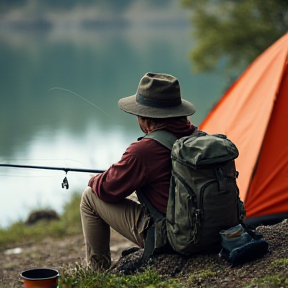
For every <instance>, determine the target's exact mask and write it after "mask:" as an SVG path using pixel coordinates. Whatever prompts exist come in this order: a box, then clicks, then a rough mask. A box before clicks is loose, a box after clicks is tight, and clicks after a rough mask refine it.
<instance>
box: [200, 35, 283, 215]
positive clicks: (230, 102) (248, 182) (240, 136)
mask: <svg viewBox="0 0 288 288" xmlns="http://www.w3.org/2000/svg"><path fill="white" fill-rule="evenodd" d="M287 62H288V33H287V34H285V35H284V36H282V37H281V38H280V39H279V40H278V41H276V42H275V43H274V44H273V45H272V46H270V47H269V48H268V49H267V50H266V51H264V52H263V53H262V54H261V55H260V56H259V57H258V58H257V59H256V60H255V61H254V62H253V63H252V64H251V65H250V66H249V67H248V68H247V69H246V70H245V71H244V73H243V74H242V75H241V76H240V77H239V78H238V79H237V80H236V81H235V82H234V83H233V84H232V86H231V87H230V88H229V89H228V90H227V91H226V93H225V94H224V95H223V97H222V98H221V99H220V101H219V102H218V103H217V104H216V105H215V107H214V108H213V109H212V110H211V111H210V112H209V114H208V115H207V117H206V118H205V119H204V121H203V122H202V123H201V125H200V127H199V128H200V129H201V130H204V131H206V132H208V133H222V134H226V135H227V137H228V138H229V139H231V141H233V142H234V143H235V144H236V145H237V147H238V149H239V153H240V155H239V157H238V158H237V159H236V167H237V170H238V171H239V178H238V180H237V182H238V186H239V190H240V198H241V199H242V200H243V201H244V203H245V208H246V213H247V218H248V220H249V219H256V220H257V219H258V220H260V221H261V219H262V220H263V219H267V220H268V219H269V218H270V219H273V218H277V217H278V216H282V219H283V218H285V217H287V216H288V132H287V131H288V127H287V126H288V71H287V69H288V66H287Z"/></svg>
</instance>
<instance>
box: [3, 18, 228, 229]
mask: <svg viewBox="0 0 288 288" xmlns="http://www.w3.org/2000/svg"><path fill="white" fill-rule="evenodd" d="M190 29H191V27H190V26H189V24H188V20H187V23H186V24H185V23H184V24H183V23H182V24H181V25H175V27H174V26H173V25H170V26H167V27H164V26H161V25H158V26H156V27H150V26H146V27H142V26H141V25H135V26H129V27H119V28H116V27H106V28H104V29H100V30H98V29H97V30H96V29H89V30H79V29H78V30H77V29H75V30H73V29H69V30H65V29H58V30H53V31H52V32H49V33H40V32H33V33H31V32H28V31H16V30H15V31H12V32H11V31H6V32H5V30H4V31H3V30H2V31H0V43H1V44H0V99H1V102H0V163H2V164H4V163H9V164H24V165H41V166H59V167H78V168H91V169H106V168H108V167H109V166H110V165H111V164H112V163H113V162H115V161H118V160H119V159H120V157H121V155H122V153H123V152H124V150H125V148H126V147H127V146H128V145H129V144H130V143H131V142H133V141H134V140H135V139H136V138H137V137H139V136H141V135H142V133H141V131H140V129H139V127H138V124H137V120H136V117H134V116H132V115H129V114H126V113H124V112H122V111H121V110H120V109H119V108H118V104H117V103H118V100H119V99H120V98H122V97H126V96H130V95H132V94H134V93H135V92H136V89H137V86H138V83H139V80H140V78H141V77H142V76H143V75H144V74H145V73H146V72H165V73H170V74H173V75H174V76H176V77H177V78H178V79H179V81H180V85H181V89H182V97H183V98H184V99H187V100H189V101H191V102H193V103H194V104H195V106H196V109H197V112H196V114H195V115H194V116H193V117H192V118H191V120H192V122H193V123H195V124H197V125H198V124H200V122H201V121H202V120H203V118H204V117H205V115H206V113H207V112H208V111H209V109H210V108H211V107H212V105H213V103H215V101H217V99H218V98H219V97H220V96H221V95H222V93H223V86H224V84H225V78H224V77H223V76H222V75H219V74H202V75H194V74H193V73H192V72H191V71H192V70H191V63H190V62H189V59H188V52H189V50H190V49H191V47H192V46H193V41H192V40H191V38H190V33H191V30H190ZM53 87H60V88H63V89H68V90H71V91H72V92H74V93H77V94H79V95H81V96H82V97H85V98H86V99H87V100H89V101H90V102H93V103H94V104H95V105H97V106H98V107H100V108H101V110H103V111H105V113H104V112H103V111H101V110H99V109H97V108H95V106H93V105H91V104H89V103H88V102H86V101H84V100H83V99H81V98H80V97H78V96H76V95H75V94H73V93H70V92H67V91H64V90H59V89H58V90H57V89H52V90H51V88H53ZM64 177H65V172H63V171H48V170H35V169H18V168H3V167H0V194H1V201H0V226H2V227H5V226H6V225H8V224H9V223H11V222H12V221H15V220H18V219H25V218H26V217H27V215H28V212H29V211H30V210H31V209H36V208H46V207H50V208H53V209H56V210H57V211H58V212H61V211H62V210H61V209H62V208H63V204H64V203H65V202H66V201H68V200H69V196H70V194H71V193H72V192H74V191H76V192H79V193H80V192H82V190H83V189H84V188H85V187H86V185H87V182H88V180H89V177H90V175H89V173H78V172H69V173H68V175H67V178H68V181H69V184H70V188H69V190H66V189H62V187H61V183H62V180H63V178H64Z"/></svg>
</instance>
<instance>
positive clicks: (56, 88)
mask: <svg viewBox="0 0 288 288" xmlns="http://www.w3.org/2000/svg"><path fill="white" fill-rule="evenodd" d="M52 90H62V91H65V92H69V93H71V94H73V95H75V96H77V97H79V98H81V99H82V100H84V101H86V102H87V103H89V104H90V105H92V106H94V107H95V108H97V109H98V110H100V111H102V112H103V113H104V114H105V115H106V116H108V117H110V115H108V114H107V113H106V112H105V111H104V110H103V109H101V108H100V107H99V106H97V105H96V104H94V103H92V102H91V101H89V100H88V99H86V98H84V97H82V96H81V95H79V94H77V93H76V92H73V91H71V90H69V89H65V88H61V87H52V88H50V89H49V90H48V94H49V93H50V92H51V91H52Z"/></svg>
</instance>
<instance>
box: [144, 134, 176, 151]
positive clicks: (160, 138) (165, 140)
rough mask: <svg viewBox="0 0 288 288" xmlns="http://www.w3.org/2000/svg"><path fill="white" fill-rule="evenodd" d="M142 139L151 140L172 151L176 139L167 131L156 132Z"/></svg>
mask: <svg viewBox="0 0 288 288" xmlns="http://www.w3.org/2000/svg"><path fill="white" fill-rule="evenodd" d="M143 138H149V139H153V140H155V141H157V142H159V143H160V144H162V145H163V146H165V147H166V148H168V149H170V150H171V149H172V147H173V144H174V142H175V141H176V140H177V137H176V136H175V135H174V134H173V133H171V132H169V131H167V130H156V131H153V132H152V133H150V134H147V135H145V136H144V137H143Z"/></svg>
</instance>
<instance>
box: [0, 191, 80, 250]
mask: <svg viewBox="0 0 288 288" xmlns="http://www.w3.org/2000/svg"><path fill="white" fill-rule="evenodd" d="M79 203H80V195H79V194H76V193H75V194H72V196H71V199H70V200H69V202H67V203H66V204H65V206H64V212H63V214H62V215H60V219H59V220H57V221H49V222H48V221H45V220H41V221H39V222H37V223H36V224H34V225H29V226H27V225H26V224H25V223H24V221H18V222H15V223H13V224H12V225H11V226H9V227H7V228H5V229H4V228H3V229H0V251H2V250H4V249H7V248H11V247H15V245H21V244H22V243H30V242H36V241H40V240H42V239H44V238H45V237H48V236H49V237H55V238H60V237H65V236H69V235H73V234H77V233H82V228H81V220H80V214H79ZM31 212H32V211H31ZM43 228H44V229H43Z"/></svg>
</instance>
